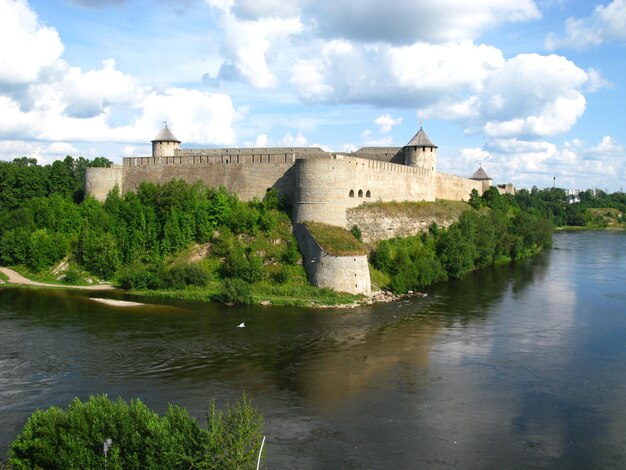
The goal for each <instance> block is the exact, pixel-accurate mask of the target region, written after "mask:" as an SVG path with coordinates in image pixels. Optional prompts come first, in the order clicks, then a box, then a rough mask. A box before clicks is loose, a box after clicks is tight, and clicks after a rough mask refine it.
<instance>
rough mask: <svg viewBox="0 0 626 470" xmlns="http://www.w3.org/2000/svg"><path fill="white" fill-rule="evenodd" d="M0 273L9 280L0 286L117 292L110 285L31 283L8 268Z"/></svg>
mask: <svg viewBox="0 0 626 470" xmlns="http://www.w3.org/2000/svg"><path fill="white" fill-rule="evenodd" d="M0 272H2V274H4V275H5V276H7V277H8V278H9V280H8V281H7V283H5V282H3V281H0V284H2V285H15V286H31V287H49V288H58V289H78V290H117V288H116V287H113V286H112V285H111V284H95V285H93V286H72V285H70V284H52V283H48V282H39V281H33V280H31V279H28V278H26V277H24V276H22V275H21V274H20V273H18V272H17V271H14V270H12V269H10V268H5V267H0Z"/></svg>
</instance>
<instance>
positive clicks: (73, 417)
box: [9, 395, 263, 469]
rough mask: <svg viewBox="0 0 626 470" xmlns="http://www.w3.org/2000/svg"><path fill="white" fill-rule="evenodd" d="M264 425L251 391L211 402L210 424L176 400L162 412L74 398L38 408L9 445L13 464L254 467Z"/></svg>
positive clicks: (138, 403)
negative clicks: (236, 399)
mask: <svg viewBox="0 0 626 470" xmlns="http://www.w3.org/2000/svg"><path fill="white" fill-rule="evenodd" d="M262 430H263V416H262V415H261V414H260V413H258V412H257V411H256V410H255V409H254V408H252V404H251V402H250V400H248V399H247V398H246V396H245V395H244V396H243V399H242V401H241V402H240V403H236V404H235V405H232V406H231V405H228V406H227V408H226V410H225V411H220V410H217V409H216V406H215V402H214V401H212V402H210V404H209V410H208V413H207V426H206V429H205V428H203V427H202V426H200V424H199V423H198V421H197V420H196V419H195V418H193V417H191V416H190V414H189V412H188V411H187V410H185V409H184V408H181V407H178V406H173V405H170V406H169V407H168V409H167V412H166V413H165V415H163V416H159V415H158V414H156V413H155V412H154V411H152V410H150V409H149V408H148V407H147V406H146V405H145V404H144V403H143V402H142V401H141V400H138V399H136V400H131V401H130V402H129V403H127V402H125V401H124V400H122V399H121V398H118V399H117V400H114V401H113V400H110V399H109V398H108V397H107V396H106V395H99V396H95V397H93V396H92V397H90V398H89V400H88V401H86V402H82V401H81V400H79V399H78V398H76V399H74V400H73V401H72V402H71V403H70V404H69V406H68V407H67V409H61V408H57V407H51V408H49V409H47V410H45V411H42V410H38V411H35V412H34V413H33V414H32V415H31V416H30V418H29V419H28V421H27V422H26V424H25V425H24V428H23V429H22V432H21V433H20V435H19V436H18V437H17V438H16V439H15V441H13V443H12V444H11V447H10V449H9V464H10V465H11V466H12V468H15V469H30V468H50V469H61V468H63V469H66V468H67V469H83V468H84V469H86V468H109V469H136V468H142V469H162V468H168V469H189V468H205V469H225V468H233V469H234V468H237V469H254V468H256V460H257V455H258V454H259V450H260V446H261V441H262V437H263V434H262ZM105 449H106V451H105Z"/></svg>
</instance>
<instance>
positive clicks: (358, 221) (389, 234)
mask: <svg viewBox="0 0 626 470" xmlns="http://www.w3.org/2000/svg"><path fill="white" fill-rule="evenodd" d="M457 220H458V217H456V216H450V217H449V218H445V219H442V218H440V217H436V216H424V217H418V216H415V215H411V214H409V213H397V214H389V213H386V212H385V211H384V210H383V209H379V208H377V207H373V206H372V207H371V209H369V208H368V209H364V208H362V207H359V208H354V209H348V211H347V226H348V228H352V227H353V226H354V225H356V226H357V227H358V228H359V230H360V231H361V239H362V240H363V242H364V243H376V242H377V241H380V240H389V239H390V238H394V237H411V236H414V235H417V234H418V233H422V232H427V231H428V228H429V227H430V226H431V224H433V223H436V224H437V225H438V226H440V227H445V228H448V227H449V226H450V225H452V224H453V223H454V222H456V221H457Z"/></svg>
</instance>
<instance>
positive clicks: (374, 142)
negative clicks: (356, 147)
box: [361, 129, 393, 147]
mask: <svg viewBox="0 0 626 470" xmlns="http://www.w3.org/2000/svg"><path fill="white" fill-rule="evenodd" d="M361 138H362V140H363V146H365V147H391V146H393V139H392V138H391V136H389V135H386V136H383V137H375V136H374V134H372V131H370V130H369V129H366V130H365V131H363V133H362V134H361Z"/></svg>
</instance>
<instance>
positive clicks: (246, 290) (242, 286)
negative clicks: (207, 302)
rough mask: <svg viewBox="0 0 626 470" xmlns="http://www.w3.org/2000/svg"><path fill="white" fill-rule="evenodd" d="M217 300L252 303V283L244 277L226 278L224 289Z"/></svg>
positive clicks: (223, 284) (229, 302)
mask: <svg viewBox="0 0 626 470" xmlns="http://www.w3.org/2000/svg"><path fill="white" fill-rule="evenodd" d="M216 300H218V301H220V302H223V303H227V304H244V305H246V304H251V303H252V302H253V301H252V289H251V288H250V284H249V283H248V282H246V281H244V280H243V279H237V278H233V279H224V282H222V290H221V291H220V293H219V294H218V295H217V299H216Z"/></svg>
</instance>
